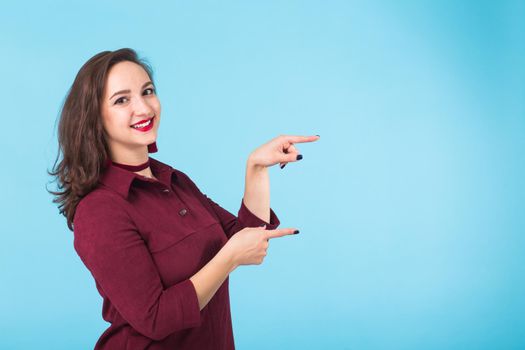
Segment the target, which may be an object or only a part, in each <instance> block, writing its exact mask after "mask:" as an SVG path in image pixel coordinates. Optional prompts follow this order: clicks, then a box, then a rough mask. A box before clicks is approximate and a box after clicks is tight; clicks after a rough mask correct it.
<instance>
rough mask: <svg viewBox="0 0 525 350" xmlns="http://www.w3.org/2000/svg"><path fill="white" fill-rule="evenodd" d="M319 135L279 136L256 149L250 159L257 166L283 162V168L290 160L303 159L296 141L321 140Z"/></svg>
mask: <svg viewBox="0 0 525 350" xmlns="http://www.w3.org/2000/svg"><path fill="white" fill-rule="evenodd" d="M319 137H320V136H318V135H314V136H294V135H280V136H277V137H275V138H273V139H271V140H270V141H268V142H267V143H265V144H264V145H262V146H260V147H259V148H257V149H255V150H254V151H253V152H252V153H251V154H250V156H249V158H248V161H249V162H250V164H251V165H253V166H256V167H263V168H265V167H269V166H272V165H275V164H277V163H280V164H281V169H282V168H284V166H285V165H286V164H287V163H288V162H296V161H298V160H300V159H302V155H301V154H300V152H299V149H297V147H295V145H294V144H296V143H303V142H313V141H317V140H319Z"/></svg>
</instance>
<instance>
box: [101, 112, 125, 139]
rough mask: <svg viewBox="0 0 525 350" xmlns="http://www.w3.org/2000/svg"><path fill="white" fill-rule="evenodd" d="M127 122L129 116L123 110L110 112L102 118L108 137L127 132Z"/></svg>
mask: <svg viewBox="0 0 525 350" xmlns="http://www.w3.org/2000/svg"><path fill="white" fill-rule="evenodd" d="M129 121H130V119H129V114H128V113H126V112H125V111H124V110H119V111H111V112H110V113H107V114H106V115H105V116H104V117H103V124H104V128H105V129H106V132H107V133H108V134H109V135H110V136H117V135H119V134H122V133H126V132H128V131H129V130H128V128H129Z"/></svg>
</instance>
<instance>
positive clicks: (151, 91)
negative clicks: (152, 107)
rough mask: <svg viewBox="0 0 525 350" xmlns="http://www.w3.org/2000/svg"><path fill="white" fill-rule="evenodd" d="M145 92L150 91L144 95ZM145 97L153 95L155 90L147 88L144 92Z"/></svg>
mask: <svg viewBox="0 0 525 350" xmlns="http://www.w3.org/2000/svg"><path fill="white" fill-rule="evenodd" d="M146 91H150V93H146ZM144 93H145V95H153V94H154V93H155V88H152V87H151V88H147V89H146V90H144Z"/></svg>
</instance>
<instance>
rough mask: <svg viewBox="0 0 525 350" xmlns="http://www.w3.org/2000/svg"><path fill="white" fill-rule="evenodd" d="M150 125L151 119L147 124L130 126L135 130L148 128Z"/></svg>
mask: <svg viewBox="0 0 525 350" xmlns="http://www.w3.org/2000/svg"><path fill="white" fill-rule="evenodd" d="M150 123H151V119H150V120H148V121H147V122H144V123H142V124H137V125H132V126H131V127H132V128H135V129H138V128H143V127H145V126H148V125H149V124H150Z"/></svg>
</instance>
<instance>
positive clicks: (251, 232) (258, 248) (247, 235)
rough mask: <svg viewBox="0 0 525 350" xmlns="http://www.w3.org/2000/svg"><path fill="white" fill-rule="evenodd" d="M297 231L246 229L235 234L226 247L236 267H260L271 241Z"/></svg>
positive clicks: (289, 229)
mask: <svg viewBox="0 0 525 350" xmlns="http://www.w3.org/2000/svg"><path fill="white" fill-rule="evenodd" d="M295 231H297V232H299V231H298V230H296V229H294V228H281V229H275V230H266V228H265V227H246V228H244V229H242V230H240V231H238V232H237V233H235V234H234V235H233V236H232V237H231V238H230V239H229V240H228V242H226V244H225V246H224V247H225V248H227V249H228V250H229V252H230V254H231V256H232V259H233V263H234V265H235V266H239V265H260V264H261V263H262V262H263V260H264V257H265V256H266V250H267V249H268V244H269V243H268V241H269V239H271V238H277V237H282V236H286V235H292V234H294V232H295Z"/></svg>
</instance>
